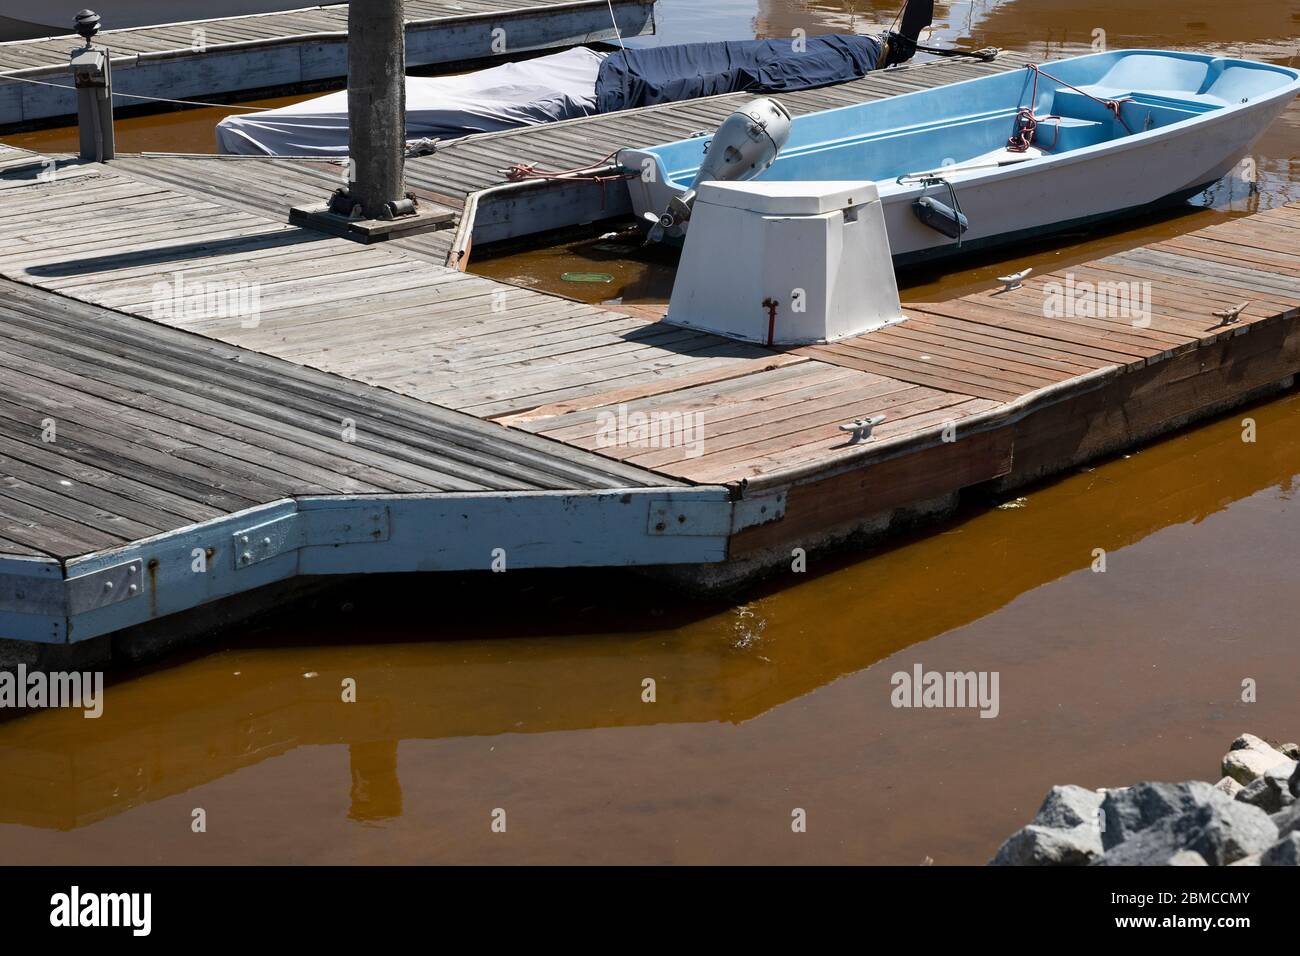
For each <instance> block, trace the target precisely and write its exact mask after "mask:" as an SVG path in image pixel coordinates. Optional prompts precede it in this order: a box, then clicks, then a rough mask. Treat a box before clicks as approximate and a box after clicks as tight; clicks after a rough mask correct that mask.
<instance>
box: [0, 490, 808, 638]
mask: <svg viewBox="0 0 1300 956" xmlns="http://www.w3.org/2000/svg"><path fill="white" fill-rule="evenodd" d="M784 502H785V496H784V493H780V494H774V495H771V496H769V497H766V498H757V499H748V500H744V501H739V502H733V501H731V500H730V493H729V491H728V489H726V488H723V487H720V486H709V487H700V488H685V489H666V488H632V489H616V490H604V491H589V492H563V491H539V492H522V493H521V492H480V493H470V494H428V495H375V496H362V497H343V496H328V497H301V498H296V499H285V500H283V501H277V502H273V503H271V504H268V505H262V506H259V507H257V508H251V509H249V510H246V511H241V512H239V513H236V514H232V515H227V516H224V517H222V518H219V519H214V520H212V521H210V522H205V523H203V524H197V525H193V526H190V527H187V528H183V529H181V530H179V531H174V532H170V533H168V534H164V535H159V536H157V537H154V538H149V539H146V540H142V541H139V542H135V543H133V544H131V545H129V546H126V547H123V548H116V549H113V550H111V551H104V552H100V553H97V554H94V555H90V556H87V557H82V558H76V559H72V560H69V561H67V563H66V565H60V563H59V562H58V561H55V560H52V559H42V558H10V557H4V558H0V637H3V638H8V639H11V640H24V641H34V642H38V643H52V644H61V643H77V642H79V641H85V640H89V639H90V638H94V637H98V636H100V635H102V634H108V633H110V632H113V631H117V630H121V629H122V628H126V627H131V626H134V625H137V624H142V623H144V622H146V621H150V620H153V619H155V618H159V617H165V616H167V615H170V614H176V613H178V612H181V611H187V610H190V609H192V608H195V607H198V606H199V605H202V604H206V603H208V602H210V601H215V600H218V599H221V598H227V597H232V596H235V595H238V594H241V593H243V592H247V591H250V590H253V589H254V588H258V587H262V586H263V585H268V584H273V583H275V582H278V581H285V580H287V579H289V578H293V577H295V576H298V575H324V574H356V573H375V572H409V571H466V570H475V569H481V570H494V569H495V570H502V569H504V570H505V571H510V570H520V569H526V568H551V567H575V568H577V567H605V566H618V567H627V566H647V565H671V564H711V563H716V562H720V561H724V560H725V559H726V557H727V542H728V539H729V538H730V536H731V535H732V534H733V533H735V532H736V531H739V530H741V529H742V528H746V527H750V526H753V525H755V524H761V523H764V522H766V521H771V520H776V519H778V518H780V517H781V516H782V515H783V513H784Z"/></svg>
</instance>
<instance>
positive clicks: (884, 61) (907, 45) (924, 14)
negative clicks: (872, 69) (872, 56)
mask: <svg viewBox="0 0 1300 956" xmlns="http://www.w3.org/2000/svg"><path fill="white" fill-rule="evenodd" d="M933 21H934V0H907V3H906V4H905V5H904V7H903V19H902V22H901V23H900V24H899V25H898V30H897V32H895V31H894V30H890V31H889V32H888V33H886V34H885V36H884V51H883V55H882V57H881V62H880V66H881V67H886V66H893V65H894V64H896V63H906V62H907V61H908V60H910V59H911V58H912V57H913V56H915V54H916V50H917V44H918V41H919V40H920V39H921V33H922V31H924V30H925V29H926V28H927V27H928V26H929V25H930V24H931V23H932V22H933Z"/></svg>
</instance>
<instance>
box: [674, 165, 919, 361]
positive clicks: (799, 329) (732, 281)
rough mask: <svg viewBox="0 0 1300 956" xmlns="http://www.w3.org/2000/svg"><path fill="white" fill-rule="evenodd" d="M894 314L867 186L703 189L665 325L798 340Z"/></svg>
mask: <svg viewBox="0 0 1300 956" xmlns="http://www.w3.org/2000/svg"><path fill="white" fill-rule="evenodd" d="M901 320H902V309H901V307H900V305H899V301H898V284H897V282H896V281H895V279H894V266H893V260H892V258H891V255H890V251H889V237H888V236H887V235H886V234H885V218H884V213H883V211H882V209H881V205H880V197H879V195H878V194H877V192H876V186H875V184H874V183H870V182H762V181H758V182H747V183H722V182H713V183H704V184H702V185H701V186H700V189H699V195H698V197H697V198H696V201H695V206H694V208H693V210H692V212H691V219H690V228H689V229H688V230H687V233H686V245H685V247H684V248H683V250H682V258H681V264H680V265H679V266H678V269H677V279H676V282H675V283H674V285H673V296H672V301H671V303H670V305H669V307H668V316H667V321H669V322H671V323H673V324H675V325H684V326H688V327H690V328H696V329H707V330H708V331H710V332H716V333H718V334H719V335H726V336H729V337H730V338H735V339H742V340H744V341H747V342H762V343H764V344H772V345H804V344H809V343H815V342H832V341H835V340H836V339H842V338H845V337H847V336H850V335H859V334H861V333H863V332H868V331H870V330H872V329H878V328H880V327H882V326H885V325H891V324H893V323H895V322H899V321H901Z"/></svg>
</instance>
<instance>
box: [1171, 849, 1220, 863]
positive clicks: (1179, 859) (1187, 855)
mask: <svg viewBox="0 0 1300 956" xmlns="http://www.w3.org/2000/svg"><path fill="white" fill-rule="evenodd" d="M1166 865H1167V866H1209V865H1210V864H1208V863H1206V862H1205V857H1203V856H1201V854H1199V853H1197V852H1196V851H1195V850H1179V851H1178V852H1177V853H1175V854H1174V855H1173V856H1171V857H1170V858H1169V860H1168V862H1167V863H1166Z"/></svg>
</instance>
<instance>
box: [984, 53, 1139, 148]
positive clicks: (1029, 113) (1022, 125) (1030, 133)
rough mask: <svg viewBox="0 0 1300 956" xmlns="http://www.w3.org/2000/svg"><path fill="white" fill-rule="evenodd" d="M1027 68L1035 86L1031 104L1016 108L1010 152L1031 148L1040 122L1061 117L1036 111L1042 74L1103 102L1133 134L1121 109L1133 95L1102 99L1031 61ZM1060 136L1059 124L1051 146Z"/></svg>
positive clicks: (1030, 97)
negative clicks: (1039, 80) (1042, 114)
mask: <svg viewBox="0 0 1300 956" xmlns="http://www.w3.org/2000/svg"><path fill="white" fill-rule="evenodd" d="M1025 69H1027V70H1029V71H1030V72H1031V73H1033V74H1034V86H1033V90H1032V92H1031V93H1030V96H1029V105H1028V106H1022V107H1020V108H1019V109H1018V110H1016V121H1015V122H1016V125H1015V131H1014V132H1013V133H1012V134H1011V138H1010V139H1009V140H1007V151H1008V152H1012V153H1023V152H1025V151H1026V150H1028V149H1029V147H1030V144H1032V143H1033V141H1034V137H1035V136H1036V135H1037V134H1038V124H1039V123H1040V122H1041V121H1042V120H1050V119H1060V117H1059V116H1055V115H1053V116H1044V117H1042V120H1040V119H1039V117H1038V116H1037V114H1035V113H1034V104H1035V103H1037V102H1038V77H1039V75H1040V74H1041V75H1042V76H1045V77H1047V78H1048V79H1049V80H1051V81H1052V82H1053V83H1060V84H1061V85H1062V86H1064V87H1068V88H1069V89H1072V90H1074V92H1076V93H1078V94H1079V95H1080V96H1086V97H1087V98H1088V99H1090V100H1092V101H1093V102H1094V103H1099V104H1101V105H1102V106H1104V107H1105V108H1106V109H1108V110H1110V112H1111V114H1112V115H1114V117H1115V119H1117V120H1119V122H1120V125H1121V126H1123V127H1124V129H1125V130H1126V131H1128V133H1130V134H1132V132H1133V130H1132V129H1130V128H1129V125H1128V123H1126V122H1124V116H1123V115H1122V113H1121V110H1122V109H1123V107H1124V104H1125V103H1131V102H1133V98H1132V97H1131V96H1126V97H1124V98H1123V99H1119V100H1107V99H1102V98H1101V97H1098V96H1093V95H1092V94H1091V93H1088V92H1087V91H1085V90H1081V89H1079V88H1078V87H1077V86H1073V85H1071V84H1069V83H1067V82H1065V80H1062V79H1060V78H1059V77H1055V76H1052V74H1050V73H1048V72H1047V71H1046V70H1044V69H1042V68H1041V67H1039V66H1037V65H1036V64H1033V63H1030V64H1029V65H1028V66H1026V67H1025ZM1060 138H1061V128H1060V126H1057V128H1056V139H1055V140H1053V141H1052V146H1051V147H1050V148H1052V149H1055V148H1056V141H1057V140H1059V139H1060Z"/></svg>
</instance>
